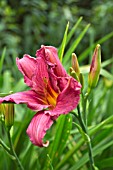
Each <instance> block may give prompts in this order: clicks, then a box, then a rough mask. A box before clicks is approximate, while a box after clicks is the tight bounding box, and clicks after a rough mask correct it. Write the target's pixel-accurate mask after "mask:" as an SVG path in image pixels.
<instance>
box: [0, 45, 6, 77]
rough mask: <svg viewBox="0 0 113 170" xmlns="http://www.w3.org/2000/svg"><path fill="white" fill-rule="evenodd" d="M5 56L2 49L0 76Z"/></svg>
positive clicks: (4, 51) (4, 50)
mask: <svg viewBox="0 0 113 170" xmlns="http://www.w3.org/2000/svg"><path fill="white" fill-rule="evenodd" d="M5 54H6V47H4V49H3V52H2V56H1V59H0V74H1V71H2V67H3V62H4V58H5Z"/></svg>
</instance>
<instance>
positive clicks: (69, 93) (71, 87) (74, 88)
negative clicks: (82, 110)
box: [45, 77, 81, 116]
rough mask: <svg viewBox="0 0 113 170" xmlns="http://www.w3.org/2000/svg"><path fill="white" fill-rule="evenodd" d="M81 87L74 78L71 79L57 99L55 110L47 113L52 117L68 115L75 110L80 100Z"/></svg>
mask: <svg viewBox="0 0 113 170" xmlns="http://www.w3.org/2000/svg"><path fill="white" fill-rule="evenodd" d="M80 89H81V85H80V83H78V82H77V81H76V80H75V79H73V78H72V77H71V78H69V80H68V83H67V85H66V87H65V88H64V90H63V91H62V92H61V93H60V94H59V96H58V98H57V104H56V107H55V108H54V109H53V110H47V111H45V113H46V114H50V115H51V116H55V115H57V116H58V115H61V114H67V113H69V112H70V111H71V110H73V109H75V108H76V106H77V105H78V103H79V100H80Z"/></svg>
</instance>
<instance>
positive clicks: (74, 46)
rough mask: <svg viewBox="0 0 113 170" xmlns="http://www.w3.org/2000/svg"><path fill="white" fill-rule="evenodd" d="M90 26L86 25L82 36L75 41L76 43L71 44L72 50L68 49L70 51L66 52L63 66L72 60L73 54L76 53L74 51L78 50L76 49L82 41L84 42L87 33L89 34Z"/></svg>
mask: <svg viewBox="0 0 113 170" xmlns="http://www.w3.org/2000/svg"><path fill="white" fill-rule="evenodd" d="M89 26H90V24H88V25H86V27H85V28H84V30H83V31H82V32H81V33H80V35H79V36H78V37H77V38H76V39H75V41H74V42H73V43H72V44H71V46H70V48H69V49H68V51H67V52H66V54H65V56H64V58H63V64H64V65H65V64H66V63H67V62H68V60H69V59H70V56H71V54H72V53H73V52H74V50H75V49H76V47H77V46H78V44H79V43H80V41H81V40H82V38H83V37H84V35H85V33H86V32H87V30H88V28H89Z"/></svg>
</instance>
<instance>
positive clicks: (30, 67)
mask: <svg viewBox="0 0 113 170" xmlns="http://www.w3.org/2000/svg"><path fill="white" fill-rule="evenodd" d="M16 63H17V66H18V69H19V70H20V71H21V73H22V74H23V76H24V81H25V83H26V84H27V85H28V86H30V87H32V76H33V75H34V73H35V69H36V58H33V57H31V56H29V55H27V54H25V55H24V57H23V58H22V59H19V58H17V59H16Z"/></svg>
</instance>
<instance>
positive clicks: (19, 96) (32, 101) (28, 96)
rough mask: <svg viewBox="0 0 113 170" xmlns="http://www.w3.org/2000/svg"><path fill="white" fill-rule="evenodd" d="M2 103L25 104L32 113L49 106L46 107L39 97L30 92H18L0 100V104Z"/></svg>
mask: <svg viewBox="0 0 113 170" xmlns="http://www.w3.org/2000/svg"><path fill="white" fill-rule="evenodd" d="M3 102H13V103H16V104H20V103H23V104H24V103H25V104H27V106H28V107H29V108H30V109H32V110H34V111H40V110H42V109H45V108H48V107H49V105H47V103H44V101H43V100H42V99H41V98H40V96H39V95H38V94H37V93H36V92H34V91H32V90H29V91H25V92H18V93H15V94H11V95H9V96H6V97H3V98H0V103H3Z"/></svg>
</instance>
